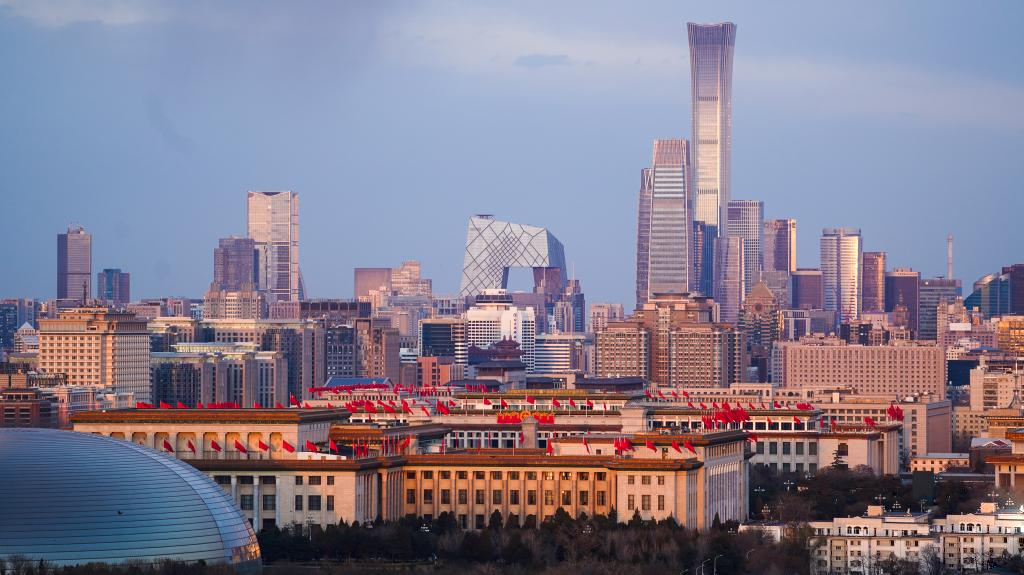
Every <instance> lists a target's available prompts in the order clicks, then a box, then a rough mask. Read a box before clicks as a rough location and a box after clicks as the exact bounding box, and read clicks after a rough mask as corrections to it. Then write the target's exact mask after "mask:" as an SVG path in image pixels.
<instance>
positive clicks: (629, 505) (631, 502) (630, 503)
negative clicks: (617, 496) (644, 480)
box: [626, 493, 636, 511]
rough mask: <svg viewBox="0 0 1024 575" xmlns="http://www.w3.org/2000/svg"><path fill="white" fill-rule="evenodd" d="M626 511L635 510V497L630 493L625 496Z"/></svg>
mask: <svg viewBox="0 0 1024 575" xmlns="http://www.w3.org/2000/svg"><path fill="white" fill-rule="evenodd" d="M626 509H629V510H630V511H632V510H634V509H636V495H633V494H632V493H630V494H629V495H627V496H626Z"/></svg>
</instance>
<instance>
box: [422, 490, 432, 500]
mask: <svg viewBox="0 0 1024 575" xmlns="http://www.w3.org/2000/svg"><path fill="white" fill-rule="evenodd" d="M423 502H424V503H433V502H434V490H433V489H424V490H423Z"/></svg>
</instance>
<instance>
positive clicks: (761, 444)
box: [757, 441, 764, 455]
mask: <svg viewBox="0 0 1024 575" xmlns="http://www.w3.org/2000/svg"><path fill="white" fill-rule="evenodd" d="M757 453H758V455H764V442H763V441H758V442H757Z"/></svg>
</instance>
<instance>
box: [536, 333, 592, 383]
mask: <svg viewBox="0 0 1024 575" xmlns="http://www.w3.org/2000/svg"><path fill="white" fill-rule="evenodd" d="M587 341H588V336H587V334H584V333H556V334H552V333H546V334H538V335H537V339H536V342H535V348H534V369H533V371H534V372H535V373H568V372H582V371H585V370H586V348H587Z"/></svg>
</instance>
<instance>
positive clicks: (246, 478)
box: [238, 475, 252, 485]
mask: <svg viewBox="0 0 1024 575" xmlns="http://www.w3.org/2000/svg"><path fill="white" fill-rule="evenodd" d="M238 484H239V485H252V475H239V476H238Z"/></svg>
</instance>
